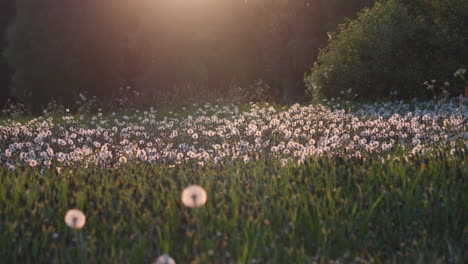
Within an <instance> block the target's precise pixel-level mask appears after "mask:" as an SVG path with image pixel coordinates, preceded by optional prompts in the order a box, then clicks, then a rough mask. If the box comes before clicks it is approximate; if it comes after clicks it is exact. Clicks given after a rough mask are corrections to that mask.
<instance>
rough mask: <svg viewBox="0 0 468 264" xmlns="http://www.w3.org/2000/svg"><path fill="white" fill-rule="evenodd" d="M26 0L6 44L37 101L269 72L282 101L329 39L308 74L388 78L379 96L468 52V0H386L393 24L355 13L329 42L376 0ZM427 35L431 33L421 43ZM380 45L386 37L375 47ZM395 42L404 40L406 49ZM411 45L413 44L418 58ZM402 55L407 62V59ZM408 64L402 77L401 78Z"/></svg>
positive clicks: (191, 86) (333, 85) (27, 94)
mask: <svg viewBox="0 0 468 264" xmlns="http://www.w3.org/2000/svg"><path fill="white" fill-rule="evenodd" d="M15 2H16V9H17V15H16V18H15V19H14V20H13V21H11V22H10V26H9V30H8V47H7V49H6V50H5V51H4V54H5V58H6V59H7V61H8V65H9V66H10V68H11V69H12V70H13V71H14V75H13V77H12V82H11V86H10V87H11V91H12V92H13V93H14V95H15V96H18V97H21V98H23V100H24V101H25V102H26V103H27V105H28V106H29V107H30V109H33V110H36V111H37V110H39V109H41V108H42V107H44V106H45V105H46V104H47V103H48V101H50V100H52V99H53V100H56V101H57V102H58V103H60V104H65V105H70V104H73V102H74V101H75V100H76V98H77V97H78V96H79V94H80V93H81V92H83V91H88V94H89V95H90V96H93V95H95V96H97V97H98V100H100V101H101V102H103V103H110V100H111V98H113V97H114V96H115V95H116V94H117V93H118V91H119V89H120V87H126V86H131V87H132V88H133V89H136V90H137V91H139V92H143V93H144V95H145V96H143V97H142V99H141V100H142V101H141V102H140V103H141V104H157V103H161V102H170V101H177V102H183V101H186V100H197V99H200V100H201V99H213V98H216V97H222V96H226V95H227V94H229V92H230V91H231V90H233V88H235V87H237V86H241V87H246V89H255V85H252V84H255V83H259V82H258V80H262V82H261V83H262V85H267V86H268V87H269V88H270V89H269V93H270V95H274V97H275V99H276V100H277V101H279V102H291V101H298V100H302V99H303V98H304V94H305V90H306V84H305V83H304V76H305V73H307V74H309V73H310V69H311V68H312V66H313V65H314V62H316V61H317V57H318V55H319V51H320V49H323V51H322V53H321V54H322V55H321V57H319V59H318V61H317V66H315V67H314V68H313V71H312V74H310V75H308V78H307V82H306V83H307V84H308V85H309V86H310V84H311V83H321V84H322V86H323V87H326V88H324V89H328V90H330V91H331V92H330V93H323V95H325V96H331V94H334V93H335V92H336V90H338V89H340V88H341V87H342V89H347V88H349V86H356V87H358V86H360V85H361V84H362V83H361V81H364V85H363V87H365V88H363V89H368V90H369V89H370V90H372V89H373V88H370V87H372V86H373V84H374V82H375V79H376V78H378V79H380V80H381V81H382V83H384V84H383V85H382V87H380V88H375V89H376V91H377V92H375V93H371V94H370V95H372V96H374V97H378V96H380V95H385V93H386V92H387V90H388V89H393V88H394V87H395V86H400V84H401V83H405V84H409V83H411V82H412V83H414V85H416V84H418V83H419V82H420V81H421V80H422V79H423V76H422V75H427V74H433V73H434V72H436V70H437V73H439V74H442V75H444V74H445V75H446V74H448V72H449V71H451V72H453V70H455V68H457V67H459V65H460V60H461V59H460V58H461V57H458V61H455V60H453V61H451V62H450V66H449V65H448V64H447V63H444V64H440V63H438V62H439V61H438V60H437V58H443V55H442V54H445V56H452V54H455V56H460V55H461V54H466V53H460V52H459V51H460V50H465V51H464V52H466V47H467V46H468V45H466V36H468V34H466V30H467V26H466V21H467V20H466V9H467V8H466V2H468V1H465V0H417V1H406V0H400V1H398V3H399V5H400V3H401V10H400V11H402V10H403V11H404V12H403V13H402V14H398V13H397V11H398V10H397V11H395V10H393V9H392V8H386V9H385V10H383V11H382V12H383V14H382V17H384V18H380V17H375V16H374V18H372V19H371V20H369V21H370V22H371V23H377V24H378V23H382V28H383V29H384V31H382V30H381V29H380V27H381V25H368V26H367V27H368V29H366V30H368V31H366V32H367V33H369V34H370V33H372V34H375V36H368V35H367V36H366V35H363V34H362V32H360V33H359V34H361V35H359V34H354V33H353V32H350V33H346V32H349V31H352V30H351V29H350V28H352V27H353V28H359V26H350V25H351V24H350V23H348V24H347V26H341V31H343V32H344V33H339V34H338V35H335V37H334V38H332V39H331V40H330V43H329V47H328V48H326V49H324V48H325V47H326V46H327V43H328V41H329V34H327V32H335V31H337V30H338V25H339V24H342V23H344V22H345V18H350V19H354V18H355V17H356V14H357V12H358V11H359V10H361V9H362V8H364V7H372V6H373V4H374V2H375V0H221V1H220V0H157V1H155V0H134V1H128V0H82V1H70V0H67V1H58V0H42V1H32V0H16V1H15ZM405 2H406V3H405ZM3 10H6V9H2V11H3ZM387 11H388V13H387ZM368 14H371V13H369V12H368ZM361 16H363V15H361ZM369 19H370V18H369ZM361 20H362V19H361ZM394 20H395V21H394ZM366 21H367V20H366ZM369 21H368V22H369ZM353 23H354V24H359V23H361V24H362V22H359V21H357V22H353ZM407 23H408V24H407ZM354 24H353V25H354ZM397 29H403V30H402V31H403V32H401V34H399V33H398V32H396V31H398V30H397ZM435 29H436V30H435ZM392 30H393V31H392ZM367 33H366V34H367ZM340 34H342V35H343V36H345V35H346V34H348V35H346V36H347V37H346V38H348V39H346V41H345V42H343V43H348V42H349V43H353V44H352V45H354V46H355V47H357V49H355V50H353V51H352V52H349V50H346V48H344V46H346V44H343V45H342V46H340V47H338V46H339V45H337V44H336V42H337V40H340V39H345V37H339V35H340ZM353 34H354V35H353ZM415 34H416V35H415ZM419 37H423V38H424V39H423V40H422V41H424V42H425V41H429V43H428V44H427V45H426V44H425V43H420V41H419V40H418V38H419ZM407 38H409V39H407ZM402 45H403V47H402ZM408 45H409V46H408ZM442 46H443V47H446V48H445V49H443V51H440V52H439V53H440V55H437V56H439V57H437V58H435V57H432V55H433V54H435V53H426V51H428V50H429V51H434V50H436V49H439V48H440V47H442ZM375 47H379V49H378V50H377V51H374V50H373V49H374V48H375ZM421 47H422V49H421V50H420V48H421ZM408 48H410V50H408ZM395 50H400V51H401V54H399V55H398V56H397V57H396V58H394V56H393V55H394V51H395ZM412 51H417V52H416V53H413V52H412ZM333 52H334V54H335V55H333V56H334V57H333V56H332V57H333V63H338V64H339V65H340V66H339V67H336V69H337V70H338V69H339V70H340V71H335V72H331V73H330V75H333V76H336V78H335V79H333V81H324V80H323V78H322V79H321V77H319V76H320V74H321V72H322V71H323V69H324V68H326V67H328V66H326V65H328V64H327V63H329V62H328V61H327V60H326V59H325V58H326V57H327V56H328V57H329V58H330V55H325V54H327V53H328V54H331V53H333ZM348 52H349V53H348ZM359 52H361V53H359ZM404 52H406V53H407V54H409V55H411V56H409V57H408V58H406V57H407V56H406V55H407V54H406V53H404ZM341 53H342V54H341ZM439 53H438V54H439ZM350 56H354V57H353V58H351V57H350ZM356 58H358V59H356ZM409 58H411V62H410V61H408V59H409ZM465 58H466V57H465ZM345 59H346V60H347V59H352V60H353V61H354V62H353V63H354V64H347V63H346V61H345ZM328 60H330V61H331V59H328ZM387 60H389V62H390V64H388V65H387V64H386V61H387ZM358 62H359V63H358ZM366 63H367V64H366ZM398 63H401V66H399V67H396V66H395V65H399V64H398ZM428 64H438V65H437V66H436V65H434V67H433V68H430V67H428ZM340 67H341V68H347V69H348V71H345V70H343V69H341V68H340ZM366 67H367V68H366ZM431 67H432V66H431ZM436 67H439V68H441V70H439V69H436ZM364 68H366V70H363V69H364ZM368 68H373V69H379V70H381V71H382V73H381V74H376V75H372V74H375V73H378V72H379V71H377V70H374V71H372V72H371V75H370V77H369V76H367V74H368V72H367V71H368V70H369V69H368ZM429 68H430V69H429ZM448 68H450V69H448ZM405 69H407V70H408V71H406V70H405ZM400 73H401V78H402V80H394V79H395V78H397V79H398V78H399V77H398V76H400V75H399V74H400ZM361 75H365V76H367V77H368V78H367V79H362V78H361ZM344 76H345V77H346V78H343V77H344ZM431 76H432V75H431ZM341 78H342V79H341ZM372 78H374V79H372ZM424 78H426V77H425V76H424ZM427 78H433V77H427ZM387 84H388V85H387ZM385 85H387V86H385ZM265 87H266V86H265ZM414 89H416V88H414ZM2 93H5V91H3V90H2ZM363 94H366V93H363ZM413 94H414V93H408V94H407V95H413Z"/></svg>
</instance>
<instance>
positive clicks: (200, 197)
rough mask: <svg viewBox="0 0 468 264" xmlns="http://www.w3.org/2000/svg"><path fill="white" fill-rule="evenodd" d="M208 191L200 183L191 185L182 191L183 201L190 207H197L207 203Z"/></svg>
mask: <svg viewBox="0 0 468 264" xmlns="http://www.w3.org/2000/svg"><path fill="white" fill-rule="evenodd" d="M207 198H208V196H207V194H206V191H205V190H204V189H203V188H202V187H201V186H198V185H190V186H189V187H187V188H185V189H184V191H183V192H182V203H183V204H184V205H185V206H186V207H189V208H197V207H200V206H203V205H204V204H205V203H206V200H207Z"/></svg>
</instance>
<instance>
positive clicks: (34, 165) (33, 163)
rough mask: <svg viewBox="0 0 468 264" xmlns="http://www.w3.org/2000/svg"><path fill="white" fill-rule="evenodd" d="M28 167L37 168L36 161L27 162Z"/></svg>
mask: <svg viewBox="0 0 468 264" xmlns="http://www.w3.org/2000/svg"><path fill="white" fill-rule="evenodd" d="M29 166H31V167H36V166H37V161H36V160H33V159H32V160H30V161H29Z"/></svg>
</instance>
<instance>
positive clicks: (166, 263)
mask: <svg viewBox="0 0 468 264" xmlns="http://www.w3.org/2000/svg"><path fill="white" fill-rule="evenodd" d="M153 264H176V262H175V260H174V259H173V258H171V257H170V256H169V255H167V254H164V255H162V256H160V257H159V258H158V259H157V260H156V261H155V262H154V263H153Z"/></svg>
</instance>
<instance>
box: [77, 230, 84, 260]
mask: <svg viewBox="0 0 468 264" xmlns="http://www.w3.org/2000/svg"><path fill="white" fill-rule="evenodd" d="M78 233H79V236H80V253H81V263H83V264H84V263H86V254H85V251H84V244H83V233H82V232H81V230H78Z"/></svg>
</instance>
